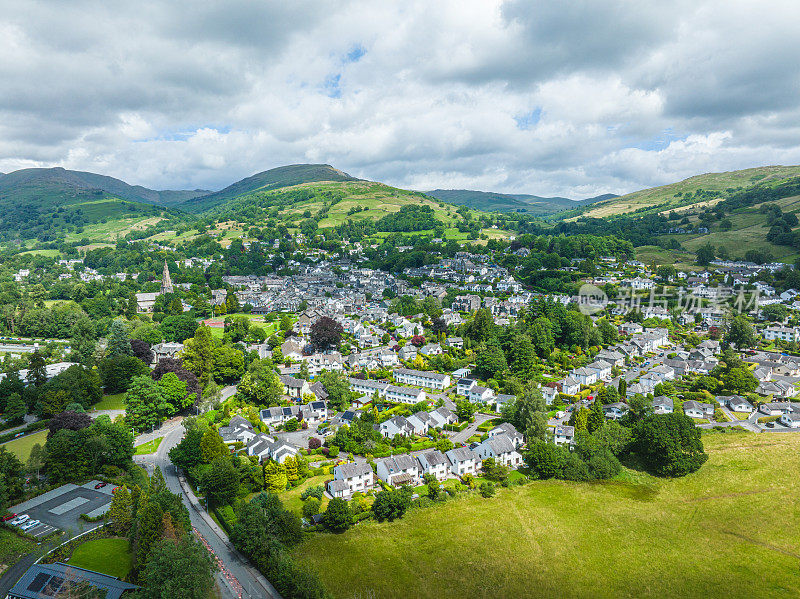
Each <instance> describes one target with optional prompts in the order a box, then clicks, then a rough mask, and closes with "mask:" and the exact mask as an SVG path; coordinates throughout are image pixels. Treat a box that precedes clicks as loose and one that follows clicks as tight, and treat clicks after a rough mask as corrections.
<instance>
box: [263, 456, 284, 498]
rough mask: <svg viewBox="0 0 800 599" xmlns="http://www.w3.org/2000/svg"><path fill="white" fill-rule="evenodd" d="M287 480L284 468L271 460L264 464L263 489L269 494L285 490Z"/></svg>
mask: <svg viewBox="0 0 800 599" xmlns="http://www.w3.org/2000/svg"><path fill="white" fill-rule="evenodd" d="M288 482H289V479H288V477H287V475H286V468H285V467H284V466H283V464H279V463H278V462H275V461H273V460H270V461H269V462H267V463H265V464H264V489H266V490H267V491H269V492H270V493H280V492H281V491H285V490H286V485H287V484H288Z"/></svg>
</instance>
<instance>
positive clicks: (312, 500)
mask: <svg viewBox="0 0 800 599" xmlns="http://www.w3.org/2000/svg"><path fill="white" fill-rule="evenodd" d="M321 506H322V501H320V500H319V499H317V498H316V497H309V498H308V499H307V500H306V501H305V502H304V503H303V516H304V517H306V518H308V519H309V520H310V519H311V517H312V516H316V515H317V514H319V511H320V507H321Z"/></svg>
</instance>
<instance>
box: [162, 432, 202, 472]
mask: <svg viewBox="0 0 800 599" xmlns="http://www.w3.org/2000/svg"><path fill="white" fill-rule="evenodd" d="M202 440H203V431H202V430H201V429H199V428H193V429H191V430H187V431H186V435H184V437H183V439H181V442H180V443H178V444H177V445H176V446H175V447H173V448H172V449H170V450H169V459H170V461H171V462H172V463H173V464H175V465H176V466H177V467H178V468H182V469H183V470H185V471H188V470H189V469H190V468H194V467H195V466H197V465H198V464H200V463H202V462H203V452H202V451H201V449H200V443H201V441H202Z"/></svg>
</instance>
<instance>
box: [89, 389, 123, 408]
mask: <svg viewBox="0 0 800 599" xmlns="http://www.w3.org/2000/svg"><path fill="white" fill-rule="evenodd" d="M92 409H93V410H124V409H125V394H124V393H117V394H115V395H106V396H104V397H103V399H101V400H100V401H99V402H97V403H96V404H94V405H93V406H92Z"/></svg>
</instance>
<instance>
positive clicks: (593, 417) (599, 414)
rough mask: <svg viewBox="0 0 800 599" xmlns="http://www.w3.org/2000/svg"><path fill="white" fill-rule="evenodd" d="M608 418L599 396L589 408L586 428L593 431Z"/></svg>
mask: <svg viewBox="0 0 800 599" xmlns="http://www.w3.org/2000/svg"><path fill="white" fill-rule="evenodd" d="M605 421H606V418H605V415H604V414H603V404H602V402H601V401H600V398H599V397H595V400H594V402H592V407H591V408H590V409H589V416H588V418H587V419H586V430H587V431H588V432H590V433H593V432H594V431H596V430H597V429H599V428H600V427H601V426H603V424H604V423H605Z"/></svg>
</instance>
